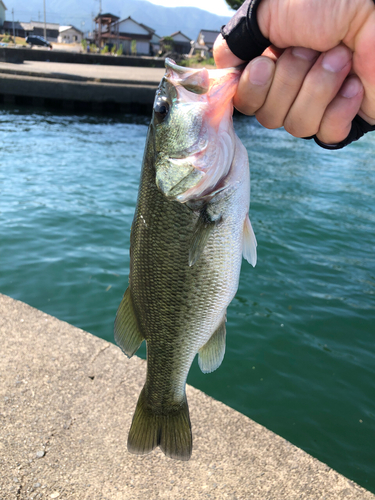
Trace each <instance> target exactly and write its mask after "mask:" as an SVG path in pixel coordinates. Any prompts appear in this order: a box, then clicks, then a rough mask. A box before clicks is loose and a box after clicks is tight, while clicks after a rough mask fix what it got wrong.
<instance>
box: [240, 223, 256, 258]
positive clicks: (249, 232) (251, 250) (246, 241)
mask: <svg viewBox="0 0 375 500" xmlns="http://www.w3.org/2000/svg"><path fill="white" fill-rule="evenodd" d="M242 255H243V257H244V259H246V260H247V262H248V263H249V264H251V265H252V266H253V267H255V264H256V263H257V240H256V238H255V234H254V231H253V228H252V226H251V222H250V219H249V214H246V217H245V221H244V224H243V247H242Z"/></svg>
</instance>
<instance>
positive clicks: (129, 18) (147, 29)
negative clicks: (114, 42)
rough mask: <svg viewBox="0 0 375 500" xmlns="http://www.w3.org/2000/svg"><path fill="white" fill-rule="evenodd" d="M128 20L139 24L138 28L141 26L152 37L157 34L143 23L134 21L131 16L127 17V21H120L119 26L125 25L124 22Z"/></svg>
mask: <svg viewBox="0 0 375 500" xmlns="http://www.w3.org/2000/svg"><path fill="white" fill-rule="evenodd" d="M128 20H130V21H133V23H135V24H138V26H141V27H142V28H143V29H145V30H146V31H148V32H149V33H150V35H153V34H154V33H155V30H153V29H152V28H150V27H149V26H146V25H145V24H143V23H139V22H138V21H136V20H135V19H133V18H132V17H131V16H129V17H126V18H125V19H122V20H121V21H118V24H120V23H123V22H124V21H128ZM116 24H117V23H116Z"/></svg>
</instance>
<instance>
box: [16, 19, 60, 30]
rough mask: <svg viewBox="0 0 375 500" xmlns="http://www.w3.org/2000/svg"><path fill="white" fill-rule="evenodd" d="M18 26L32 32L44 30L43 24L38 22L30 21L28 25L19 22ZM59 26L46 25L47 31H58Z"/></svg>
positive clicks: (55, 24) (54, 24)
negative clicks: (33, 30)
mask: <svg viewBox="0 0 375 500" xmlns="http://www.w3.org/2000/svg"><path fill="white" fill-rule="evenodd" d="M20 25H21V26H22V27H23V29H24V30H27V31H29V30H32V29H34V28H42V29H43V28H44V23H43V22H40V21H30V22H29V23H24V22H20ZM59 27H60V25H59V24H57V23H46V29H47V30H57V31H59Z"/></svg>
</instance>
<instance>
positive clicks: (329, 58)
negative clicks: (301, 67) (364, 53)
mask: <svg viewBox="0 0 375 500" xmlns="http://www.w3.org/2000/svg"><path fill="white" fill-rule="evenodd" d="M349 61H350V58H349V57H348V51H347V50H346V49H345V48H344V47H337V48H336V49H334V50H331V51H330V52H327V54H326V55H325V56H324V57H323V61H322V66H323V68H324V69H326V70H327V71H331V72H332V73H338V72H339V71H341V70H342V69H343V68H344V67H345V66H346V65H347V64H348V62H349Z"/></svg>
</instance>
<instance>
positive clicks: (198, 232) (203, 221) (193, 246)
mask: <svg viewBox="0 0 375 500" xmlns="http://www.w3.org/2000/svg"><path fill="white" fill-rule="evenodd" d="M220 222H221V216H219V217H217V218H215V219H213V218H212V216H211V215H210V214H209V213H208V210H207V208H206V207H204V208H203V209H202V210H201V211H200V214H199V218H198V221H197V223H196V225H195V228H194V232H193V236H192V238H191V243H190V248H189V266H190V267H191V266H194V264H195V263H196V262H197V260H198V259H199V258H200V256H201V255H202V252H203V250H204V247H205V246H206V243H207V241H208V238H209V237H210V234H211V233H212V231H213V230H214V229H215V227H216V226H217V224H219V223H220Z"/></svg>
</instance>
